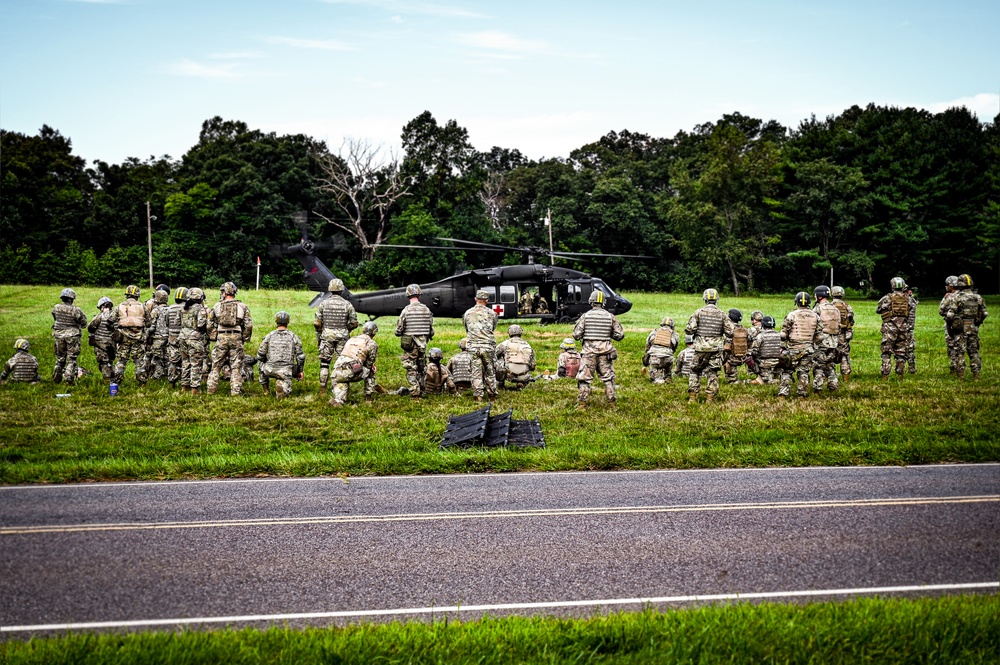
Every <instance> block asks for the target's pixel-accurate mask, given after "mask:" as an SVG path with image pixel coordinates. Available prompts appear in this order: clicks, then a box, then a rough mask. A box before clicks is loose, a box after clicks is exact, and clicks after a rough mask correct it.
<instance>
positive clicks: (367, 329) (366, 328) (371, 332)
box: [361, 321, 378, 337]
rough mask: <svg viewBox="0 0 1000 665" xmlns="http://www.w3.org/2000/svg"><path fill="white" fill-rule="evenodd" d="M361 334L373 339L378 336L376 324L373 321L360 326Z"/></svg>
mask: <svg viewBox="0 0 1000 665" xmlns="http://www.w3.org/2000/svg"><path fill="white" fill-rule="evenodd" d="M361 332H362V333H363V334H365V335H368V336H369V337H374V336H375V335H377V334H378V324H377V323H375V322H374V321H365V325H363V326H361Z"/></svg>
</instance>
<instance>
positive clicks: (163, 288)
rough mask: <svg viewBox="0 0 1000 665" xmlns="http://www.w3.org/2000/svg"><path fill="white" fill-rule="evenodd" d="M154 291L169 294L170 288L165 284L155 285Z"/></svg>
mask: <svg viewBox="0 0 1000 665" xmlns="http://www.w3.org/2000/svg"><path fill="white" fill-rule="evenodd" d="M156 290H157V291H163V292H165V293H170V287H169V286H167V285H166V284H157V285H156Z"/></svg>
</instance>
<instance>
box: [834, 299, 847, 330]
mask: <svg viewBox="0 0 1000 665" xmlns="http://www.w3.org/2000/svg"><path fill="white" fill-rule="evenodd" d="M833 306H834V307H836V308H837V311H838V312H839V313H840V330H847V329H848V328H850V327H851V310H850V309H848V308H847V303H846V302H844V301H843V300H834V301H833Z"/></svg>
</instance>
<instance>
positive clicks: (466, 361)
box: [448, 337, 472, 390]
mask: <svg viewBox="0 0 1000 665" xmlns="http://www.w3.org/2000/svg"><path fill="white" fill-rule="evenodd" d="M467 343H468V340H467V339H466V338H464V337H463V338H462V339H461V341H459V343H458V349H459V352H458V353H456V354H455V355H454V356H452V357H451V360H449V361H448V371H449V372H450V373H451V379H452V381H454V382H455V387H456V388H458V389H459V390H472V354H471V353H469V352H468V351H466V350H465V347H466V344H467Z"/></svg>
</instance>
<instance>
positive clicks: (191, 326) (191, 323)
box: [181, 303, 205, 332]
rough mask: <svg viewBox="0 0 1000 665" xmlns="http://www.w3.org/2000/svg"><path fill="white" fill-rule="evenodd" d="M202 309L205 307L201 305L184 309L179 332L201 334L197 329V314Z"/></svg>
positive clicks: (197, 304) (196, 304)
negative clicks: (186, 331) (185, 331)
mask: <svg viewBox="0 0 1000 665" xmlns="http://www.w3.org/2000/svg"><path fill="white" fill-rule="evenodd" d="M204 309H205V306H204V305H202V304H201V303H195V304H193V305H191V306H190V307H188V308H187V309H185V310H184V312H183V313H182V314H181V330H193V331H195V332H201V330H199V329H198V314H200V313H201V312H202V311H203V310H204Z"/></svg>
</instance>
